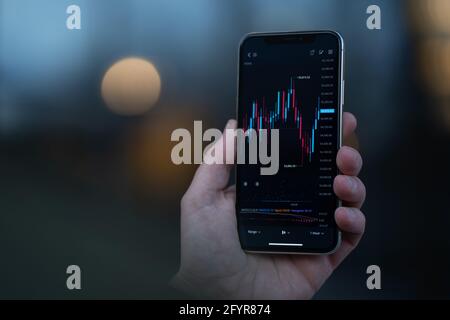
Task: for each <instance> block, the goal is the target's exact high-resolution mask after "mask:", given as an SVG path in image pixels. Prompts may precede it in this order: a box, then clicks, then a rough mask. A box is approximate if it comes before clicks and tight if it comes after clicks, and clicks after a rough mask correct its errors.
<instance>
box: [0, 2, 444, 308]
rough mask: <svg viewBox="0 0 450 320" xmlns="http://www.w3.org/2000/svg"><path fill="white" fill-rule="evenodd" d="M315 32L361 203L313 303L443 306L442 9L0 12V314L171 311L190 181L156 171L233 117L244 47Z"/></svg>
mask: <svg viewBox="0 0 450 320" xmlns="http://www.w3.org/2000/svg"><path fill="white" fill-rule="evenodd" d="M71 4H76V5H78V6H80V8H81V30H68V29H67V28H66V19H67V17H68V16H69V15H68V14H66V8H67V7H68V6H69V5H71ZM371 4H377V5H379V6H380V8H381V26H382V29H381V30H369V29H367V27H366V19H367V17H368V16H369V15H368V14H366V9H367V7H368V6H369V5H371ZM315 29H332V30H336V31H339V32H340V33H341V34H342V35H343V38H344V40H345V43H346V50H347V51H346V65H345V73H346V88H345V94H346V98H345V104H346V105H345V108H346V110H347V111H351V112H353V113H354V114H355V115H356V116H357V118H358V121H359V123H358V130H357V137H355V138H354V141H353V144H354V145H358V146H359V149H360V151H361V153H362V155H363V158H364V163H365V166H364V169H363V172H362V179H363V181H364V182H365V183H366V186H367V191H368V196H367V202H366V204H365V207H364V212H365V213H366V215H367V229H366V234H365V236H364V238H363V240H362V242H361V244H360V246H359V247H358V249H357V250H356V251H355V252H354V253H353V254H352V255H351V256H350V257H349V258H348V259H347V260H346V261H345V262H344V263H343V264H342V265H341V266H340V267H339V269H338V270H337V271H336V273H335V274H334V275H333V276H332V278H331V279H330V280H329V281H328V282H327V283H326V284H325V285H324V286H323V288H322V289H321V290H320V292H319V293H318V294H317V296H316V298H318V299H321V298H327V299H344V298H364V299H366V298H367V299H378V298H385V299H390V298H449V297H450V273H449V272H448V270H449V269H450V233H449V229H450V215H449V213H450V210H449V207H448V199H449V195H450V188H449V186H448V181H450V170H449V168H448V164H449V163H450V148H449V146H450V144H449V143H450V1H448V0H396V1H392V0H389V1H388V0H376V1H372V0H370V1H366V0H347V1H338V0H321V1H318V0H284V1H269V0H246V1H242V0H231V1H212V0H191V1H184V0H170V1H167V0H152V1H145V0H128V1H121V0H95V1H94V0H70V1H66V0H40V1H35V0H0V150H1V153H0V173H1V174H0V298H172V297H175V296H176V293H174V292H173V291H171V290H170V289H169V288H168V287H167V285H166V284H167V281H168V279H169V278H170V277H171V275H172V274H173V273H175V272H176V270H177V268H178V262H179V200H180V198H181V196H182V194H183V192H184V190H185V189H186V188H187V186H188V185H189V181H190V179H191V177H192V174H193V172H194V170H195V167H194V166H175V165H173V164H172V162H171V161H170V151H171V148H172V147H173V145H174V143H172V142H171V141H170V134H171V132H172V131H173V130H174V129H176V128H180V127H185V128H188V129H192V127H193V120H203V121H204V126H205V127H217V128H222V127H223V125H224V124H225V122H226V120H227V119H229V118H231V117H234V114H235V99H236V76H237V75H236V71H237V47H238V43H239V41H240V39H241V38H242V37H243V35H244V34H246V33H248V32H253V31H285V30H315ZM127 77H131V78H133V77H135V78H136V77H137V79H140V80H141V81H140V82H139V83H141V85H142V87H141V90H140V91H139V90H138V91H136V92H134V96H132V97H131V98H130V99H128V100H127V101H124V100H123V95H121V92H120V88H121V82H120V79H127ZM130 90H131V92H133V89H132V88H129V91H130ZM143 92H144V93H143ZM122 93H123V92H122ZM71 264H77V265H79V266H80V267H81V269H82V290H79V291H77V290H74V291H69V290H67V289H66V286H65V282H66V277H67V275H66V273H65V271H66V267H67V266H68V265H71ZM371 264H377V265H379V266H380V267H381V270H382V290H374V291H369V290H367V288H366V278H367V275H366V268H367V266H369V265H371Z"/></svg>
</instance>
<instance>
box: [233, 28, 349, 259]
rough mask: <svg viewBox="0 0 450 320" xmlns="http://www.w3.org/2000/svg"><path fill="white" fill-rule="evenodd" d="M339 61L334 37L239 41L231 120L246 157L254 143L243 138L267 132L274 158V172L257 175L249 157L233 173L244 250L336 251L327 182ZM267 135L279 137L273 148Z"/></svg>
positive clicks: (338, 104)
mask: <svg viewBox="0 0 450 320" xmlns="http://www.w3.org/2000/svg"><path fill="white" fill-rule="evenodd" d="M343 61H344V43H343V39H342V37H341V36H340V35H339V34H338V33H337V32H334V31H311V32H281V33H254V34H249V35H247V36H246V37H245V38H244V39H243V40H242V42H241V44H240V48H239V71H238V73H239V79H238V103H237V119H238V128H240V129H242V131H243V132H245V133H246V136H245V151H247V152H246V154H247V155H248V154H249V153H250V151H251V149H252V147H251V143H252V142H253V141H252V139H253V140H254V138H255V135H250V134H247V132H249V130H250V131H251V130H253V131H255V132H256V137H257V138H260V132H263V131H264V129H265V130H266V133H267V137H268V138H267V144H268V147H267V150H269V151H270V152H269V153H272V154H270V155H271V157H272V158H273V157H274V156H276V155H275V154H273V153H274V152H277V154H278V158H277V159H278V166H277V169H278V170H277V171H276V173H273V172H274V171H275V170H272V172H271V174H262V170H261V168H262V167H265V164H263V163H260V162H259V161H258V162H257V163H254V162H251V161H248V160H249V159H247V158H246V160H247V161H244V162H243V163H242V162H241V163H239V162H238V164H237V166H236V214H237V221H238V233H239V239H240V242H241V246H242V248H243V249H244V250H246V251H250V252H266V253H303V254H330V253H332V252H334V251H335V250H336V249H337V248H338V246H339V244H340V237H341V235H340V231H339V229H338V228H337V226H336V223H335V220H334V212H335V210H336V208H337V207H338V206H339V205H340V202H339V200H338V198H337V197H336V195H335V194H334V192H333V180H334V178H335V177H336V175H337V173H338V168H337V165H336V154H337V151H338V150H339V148H340V147H341V136H342V109H343V100H344V93H343V90H344V76H343ZM274 129H276V130H274ZM270 131H273V132H278V139H277V141H278V147H277V148H274V147H273V146H272V142H273V141H270V140H271V139H272V140H274V139H275V138H274V137H275V136H272V135H271V134H269V132H270ZM269 142H270V143H269ZM257 148H261V145H260V144H258V145H257ZM255 150H256V149H255ZM246 157H247V156H246Z"/></svg>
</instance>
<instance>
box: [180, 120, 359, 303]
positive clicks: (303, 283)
mask: <svg viewBox="0 0 450 320" xmlns="http://www.w3.org/2000/svg"><path fill="white" fill-rule="evenodd" d="M227 128H230V129H233V128H236V121H235V120H230V121H229V122H228V123H227V126H226V129H227ZM355 129H356V118H355V117H354V116H353V115H352V114H350V113H348V112H345V113H344V114H343V135H344V141H345V139H346V138H347V137H349V135H350V134H352V133H353V132H354V130H355ZM217 143H218V144H222V145H225V147H226V148H227V147H228V146H227V145H228V143H229V142H225V141H224V139H223V136H222V138H221V139H219V140H218V141H217ZM336 163H337V166H338V168H339V170H340V174H339V175H338V176H336V178H335V180H334V184H333V189H334V192H335V194H336V195H337V196H338V198H339V199H341V200H342V206H341V207H339V208H337V209H336V211H335V215H334V216H335V220H336V224H337V226H338V227H339V229H340V230H341V231H342V243H341V245H340V246H339V248H338V249H337V250H336V251H335V252H334V253H333V254H330V255H288V254H255V253H247V252H245V251H243V250H242V248H241V245H240V243H239V237H238V231H237V221H236V209H235V202H236V191H235V186H231V187H229V186H228V184H229V178H230V170H231V168H232V166H231V165H226V164H223V165H221V164H210V165H207V164H201V165H200V166H199V168H198V169H197V172H196V173H195V176H194V178H193V180H192V183H191V185H190V187H189V189H188V190H187V191H186V193H185V195H184V196H183V198H182V200H181V263H180V268H179V271H178V272H177V274H176V275H175V276H174V277H173V279H172V285H173V286H175V287H176V288H178V289H180V290H183V291H184V292H187V293H189V294H191V295H194V296H203V297H211V298H220V299H310V298H312V297H313V296H314V294H315V293H316V292H317V291H318V290H319V288H320V287H321V286H322V285H323V283H324V282H325V281H326V280H327V279H328V278H329V277H330V275H331V274H332V273H333V271H334V270H335V269H336V268H337V267H338V266H339V264H340V263H341V262H342V261H343V260H344V259H345V258H346V257H347V256H348V254H349V253H350V252H351V251H352V250H353V249H355V247H356V246H357V245H358V242H359V240H360V239H361V236H362V235H363V233H364V227H365V217H364V214H363V213H362V212H361V210H360V209H361V206H362V204H363V202H364V199H365V196H366V190H365V186H364V184H363V183H362V182H361V180H360V179H359V178H358V177H357V175H358V174H359V172H360V170H361V167H362V159H361V156H360V154H359V152H358V151H357V150H355V149H353V148H351V147H347V146H343V147H342V148H340V150H339V151H338V153H337V157H336Z"/></svg>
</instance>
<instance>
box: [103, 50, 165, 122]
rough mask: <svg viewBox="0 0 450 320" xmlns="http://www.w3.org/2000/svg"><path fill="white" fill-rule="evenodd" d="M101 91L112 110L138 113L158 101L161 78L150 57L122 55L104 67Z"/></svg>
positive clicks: (122, 113) (120, 112)
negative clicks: (125, 56)
mask: <svg viewBox="0 0 450 320" xmlns="http://www.w3.org/2000/svg"><path fill="white" fill-rule="evenodd" d="M101 91H102V97H103V99H104V101H105V103H106V105H107V106H108V108H109V109H110V110H111V111H113V112H114V113H117V114H120V115H140V114H143V113H145V112H146V111H148V110H149V109H150V108H151V107H152V106H153V105H154V104H155V103H156V102H157V101H158V99H159V95H160V92H161V78H160V76H159V73H158V70H157V69H156V68H155V66H154V65H153V64H152V63H150V62H149V61H147V60H145V59H142V58H125V59H122V60H120V61H118V62H116V63H115V64H113V65H112V66H111V67H110V68H109V69H108V71H106V73H105V75H104V77H103V80H102V88H101Z"/></svg>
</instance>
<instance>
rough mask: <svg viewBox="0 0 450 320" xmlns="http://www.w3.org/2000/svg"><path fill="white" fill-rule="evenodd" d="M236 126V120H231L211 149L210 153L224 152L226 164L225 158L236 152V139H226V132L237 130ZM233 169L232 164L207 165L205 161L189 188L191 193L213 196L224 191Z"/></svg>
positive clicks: (207, 155)
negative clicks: (212, 151)
mask: <svg viewBox="0 0 450 320" xmlns="http://www.w3.org/2000/svg"><path fill="white" fill-rule="evenodd" d="M236 125H237V124H236V120H229V121H228V122H227V125H226V126H225V129H224V132H223V133H222V135H221V137H220V139H218V140H216V141H215V142H214V145H213V146H212V147H211V149H209V150H210V151H211V150H212V149H214V150H216V152H217V150H223V151H224V152H223V154H222V155H225V156H224V157H223V158H224V159H223V161H222V163H225V157H226V155H227V154H229V153H230V152H235V151H234V149H235V147H234V138H233V139H226V138H225V137H226V134H225V132H226V130H227V129H232V130H234V129H236ZM233 137H234V136H233ZM229 140H231V141H229ZM209 156H211V153H209V152H206V157H209ZM209 163H211V162H209ZM231 167H232V165H230V164H216V163H212V164H207V163H205V161H203V163H202V164H201V165H200V166H199V167H198V169H197V171H196V173H195V175H194V178H193V180H192V183H191V186H190V187H189V192H195V193H200V194H208V193H209V194H211V193H215V192H218V191H221V190H223V189H224V188H225V187H227V185H228V181H229V179H230V171H231Z"/></svg>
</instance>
